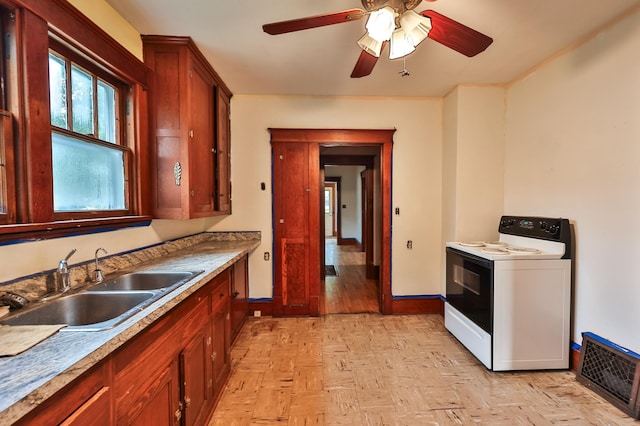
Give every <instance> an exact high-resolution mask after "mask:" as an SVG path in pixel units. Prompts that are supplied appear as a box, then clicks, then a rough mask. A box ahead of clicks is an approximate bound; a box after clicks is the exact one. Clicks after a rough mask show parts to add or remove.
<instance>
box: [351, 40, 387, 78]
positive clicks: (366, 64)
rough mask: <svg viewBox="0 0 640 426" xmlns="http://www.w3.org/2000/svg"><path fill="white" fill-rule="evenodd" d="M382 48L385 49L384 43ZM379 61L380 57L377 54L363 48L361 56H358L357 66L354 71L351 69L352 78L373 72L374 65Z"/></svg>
mask: <svg viewBox="0 0 640 426" xmlns="http://www.w3.org/2000/svg"><path fill="white" fill-rule="evenodd" d="M385 44H386V42H385ZM382 48H383V49H384V45H383V46H382ZM377 62H378V58H377V57H376V56H373V55H372V54H371V53H368V52H366V51H364V50H363V51H362V52H360V57H359V58H358V62H356V66H355V67H353V71H351V78H360V77H366V76H368V75H369V74H371V71H373V67H375V66H376V63H377Z"/></svg>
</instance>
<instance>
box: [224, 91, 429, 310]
mask: <svg viewBox="0 0 640 426" xmlns="http://www.w3.org/2000/svg"><path fill="white" fill-rule="evenodd" d="M441 123H442V102H441V100H440V99H420V98H417V99H408V98H336V97H287V96H242V95H236V96H234V97H233V99H232V103H231V138H232V148H231V160H232V166H231V167H232V170H231V174H232V182H233V214H232V215H231V216H230V217H229V218H228V219H226V220H225V221H223V222H222V223H219V224H217V225H215V226H213V227H212V228H211V229H213V230H244V229H253V230H259V231H262V245H261V247H260V248H258V249H257V251H259V252H260V253H262V252H265V251H269V252H270V251H271V249H272V244H273V241H272V231H271V212H272V211H271V145H270V142H269V141H270V138H269V136H270V135H269V132H268V130H267V129H268V128H270V127H276V128H277V127H284V128H287V127H290V128H355V129H366V128H375V129H390V128H396V129H397V131H396V133H395V135H394V147H393V176H392V179H393V206H394V207H396V206H398V207H400V209H401V214H400V216H395V215H393V217H392V220H393V241H392V264H393V272H392V291H393V294H394V295H416V294H440V293H441V290H440V287H441V285H440V284H441V271H440V261H441V257H442V245H441V238H440V221H441V217H440V214H441V203H440V196H441V192H440V187H441V176H442V163H441V157H442V130H441V129H442V124H441ZM260 182H266V183H267V184H268V185H267V188H268V190H267V191H261V190H260ZM409 239H411V240H413V250H408V249H406V247H405V246H406V241H407V240H409ZM271 267H272V265H271V262H270V261H269V262H265V261H264V260H262V256H253V258H252V259H250V268H251V269H250V273H251V279H250V280H251V288H250V297H252V298H266V297H271V296H272V285H273V284H272V272H271Z"/></svg>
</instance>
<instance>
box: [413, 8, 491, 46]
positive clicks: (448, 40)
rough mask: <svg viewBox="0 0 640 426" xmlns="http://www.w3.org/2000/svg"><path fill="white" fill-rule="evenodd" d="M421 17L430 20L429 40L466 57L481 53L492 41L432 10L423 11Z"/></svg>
mask: <svg viewBox="0 0 640 426" xmlns="http://www.w3.org/2000/svg"><path fill="white" fill-rule="evenodd" d="M420 14H421V15H424V16H427V17H429V18H431V31H429V36H428V37H429V38H430V39H432V40H435V41H437V42H438V43H441V44H443V45H445V46H447V47H449V48H451V49H453V50H455V51H456V52H460V53H462V54H463V55H466V56H469V57H471V56H476V55H477V54H478V53H480V52H483V51H484V50H485V49H486V48H487V47H489V45H490V44H491V43H493V39H492V38H491V37H489V36H487V35H484V34H482V33H480V32H478V31H476V30H474V29H472V28H469V27H467V26H466V25H462V24H461V23H460V22H457V21H454V20H453V19H451V18H447V17H446V16H444V15H441V14H439V13H438V12H436V11H433V10H423V11H422V12H420Z"/></svg>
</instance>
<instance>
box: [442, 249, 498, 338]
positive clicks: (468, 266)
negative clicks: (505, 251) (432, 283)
mask: <svg viewBox="0 0 640 426" xmlns="http://www.w3.org/2000/svg"><path fill="white" fill-rule="evenodd" d="M446 274H447V276H446V281H447V302H449V304H451V305H452V306H453V307H454V308H456V309H457V310H458V311H460V312H461V313H462V314H463V315H465V316H466V317H467V318H469V319H470V320H471V321H473V322H474V323H476V324H477V325H478V326H479V327H481V328H482V329H483V330H485V331H486V332H487V333H489V334H491V333H492V328H493V311H492V309H493V263H492V262H491V261H490V260H485V259H478V258H475V257H472V256H470V255H466V254H464V253H462V252H459V251H456V250H453V249H450V248H447V272H446Z"/></svg>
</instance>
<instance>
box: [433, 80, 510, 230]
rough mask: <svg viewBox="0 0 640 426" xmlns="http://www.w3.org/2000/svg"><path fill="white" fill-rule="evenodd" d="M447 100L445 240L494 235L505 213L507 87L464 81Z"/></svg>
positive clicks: (445, 121) (445, 130)
mask: <svg viewBox="0 0 640 426" xmlns="http://www.w3.org/2000/svg"><path fill="white" fill-rule="evenodd" d="M444 105H445V106H444V113H445V119H444V141H445V142H444V155H443V165H444V169H443V188H444V189H443V191H444V194H443V208H444V211H445V214H444V215H443V227H442V231H443V236H444V241H476V240H479V241H492V240H495V239H496V238H497V237H498V219H499V218H500V216H501V215H502V214H503V198H504V191H503V187H504V140H505V139H504V125H505V89H504V88H502V87H494V86H459V87H457V88H456V89H455V90H453V91H452V92H451V93H450V94H449V95H448V96H447V97H446V98H445V102H444Z"/></svg>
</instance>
